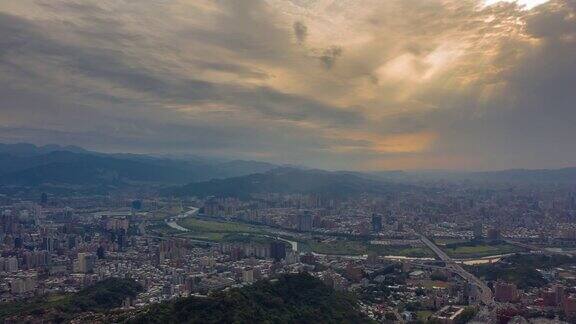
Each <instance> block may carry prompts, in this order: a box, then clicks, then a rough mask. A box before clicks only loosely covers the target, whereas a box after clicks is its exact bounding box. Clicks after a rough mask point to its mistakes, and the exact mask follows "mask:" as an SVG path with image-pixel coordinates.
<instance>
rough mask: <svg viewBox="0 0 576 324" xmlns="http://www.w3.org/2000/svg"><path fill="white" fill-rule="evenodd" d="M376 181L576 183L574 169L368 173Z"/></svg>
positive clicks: (575, 168)
mask: <svg viewBox="0 0 576 324" xmlns="http://www.w3.org/2000/svg"><path fill="white" fill-rule="evenodd" d="M366 174H368V175H371V176H374V177H376V178H378V179H382V180H387V181H396V182H407V183H414V182H421V181H424V182H426V181H458V182H461V181H471V182H475V183H486V184H488V183H508V184H572V183H576V167H569V168H561V169H508V170H498V171H476V172H466V171H443V170H430V171H382V172H369V173H366Z"/></svg>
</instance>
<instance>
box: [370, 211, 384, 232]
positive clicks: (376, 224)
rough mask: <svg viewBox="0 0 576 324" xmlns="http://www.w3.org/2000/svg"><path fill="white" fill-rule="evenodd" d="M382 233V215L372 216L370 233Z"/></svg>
mask: <svg viewBox="0 0 576 324" xmlns="http://www.w3.org/2000/svg"><path fill="white" fill-rule="evenodd" d="M380 231H382V215H378V214H376V213H373V214H372V232H374V233H379V232H380Z"/></svg>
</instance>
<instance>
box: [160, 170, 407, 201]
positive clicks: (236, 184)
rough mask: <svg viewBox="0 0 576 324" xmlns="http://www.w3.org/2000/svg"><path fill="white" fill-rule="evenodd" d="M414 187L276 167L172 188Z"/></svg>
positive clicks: (328, 192)
mask: <svg viewBox="0 0 576 324" xmlns="http://www.w3.org/2000/svg"><path fill="white" fill-rule="evenodd" d="M413 187H414V186H410V185H404V184H399V183H385V182H382V181H375V180H372V179H369V178H367V177H364V176H362V175H360V174H357V173H353V172H330V171H323V170H302V169H297V168H288V167H282V168H276V169H273V170H270V171H268V172H264V173H256V174H250V175H246V176H241V177H233V178H227V179H213V180H210V181H205V182H197V183H190V184H188V185H185V186H181V187H177V188H172V189H170V190H167V191H166V193H167V194H169V195H175V196H199V197H205V196H217V197H230V196H231V197H242V196H246V195H250V194H254V193H303V194H320V195H323V196H350V195H358V194H361V193H377V194H386V193H391V192H399V191H405V190H407V189H408V188H413Z"/></svg>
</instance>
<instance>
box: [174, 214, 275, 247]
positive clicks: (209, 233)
mask: <svg viewBox="0 0 576 324" xmlns="http://www.w3.org/2000/svg"><path fill="white" fill-rule="evenodd" d="M178 225H180V226H182V227H185V228H187V229H189V230H190V231H189V232H181V233H182V235H183V236H187V237H192V238H195V239H199V240H207V241H216V242H219V241H222V240H223V239H224V238H225V237H226V235H229V234H235V233H245V234H264V233H266V231H265V230H264V229H263V228H260V227H258V226H254V225H248V224H242V223H233V222H219V221H212V220H204V219H197V218H191V217H189V218H186V219H184V220H181V221H178Z"/></svg>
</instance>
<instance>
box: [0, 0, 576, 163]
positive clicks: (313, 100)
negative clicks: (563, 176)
mask: <svg viewBox="0 0 576 324" xmlns="http://www.w3.org/2000/svg"><path fill="white" fill-rule="evenodd" d="M575 10H576V6H575V4H574V2H573V1H568V0H553V1H543V0H537V1H529V0H526V1H519V2H512V1H505V2H498V1H492V0H491V1H483V0H465V1H462V0H442V1H439V0H419V1H416V0H411V1H404V0H387V1H375V0H368V1H362V2H359V1H346V0H344V1H335V0H334V1H331V0H317V1H301V0H298V1H296V0H293V1H288V0H246V1H205V0H194V1H189V0H173V1H150V0H143V1H127V0H124V1H116V0H105V1H78V0H56V1H42V0H21V1H2V3H0V98H2V100H1V102H0V139H2V140H3V141H4V142H8V143H17V142H30V143H35V144H51V143H58V144H72V145H79V146H82V147H86V148H89V149H93V150H98V151H104V152H132V153H155V154H165V153H171V154H172V153H178V154H182V153H185V154H196V155H200V156H211V157H223V158H234V159H236V158H239V159H250V160H263V161H269V162H275V163H288V164H295V165H305V166H310V167H317V168H324V169H346V170H387V169H465V170H496V169H509V168H558V167H568V166H574V165H575V161H576V150H574V143H573V138H574V137H575V135H576V134H575V131H574V127H573V125H574V122H575V121H576V111H575V110H574V104H575V102H576V97H575V96H576V95H575V93H574V91H573V87H574V83H575V82H576V80H575V76H576V62H575V61H576V59H575V56H574V55H573V54H574V52H576V42H575V40H574V39H575V32H576V27H575V25H576V23H575V18H574V17H575Z"/></svg>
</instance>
